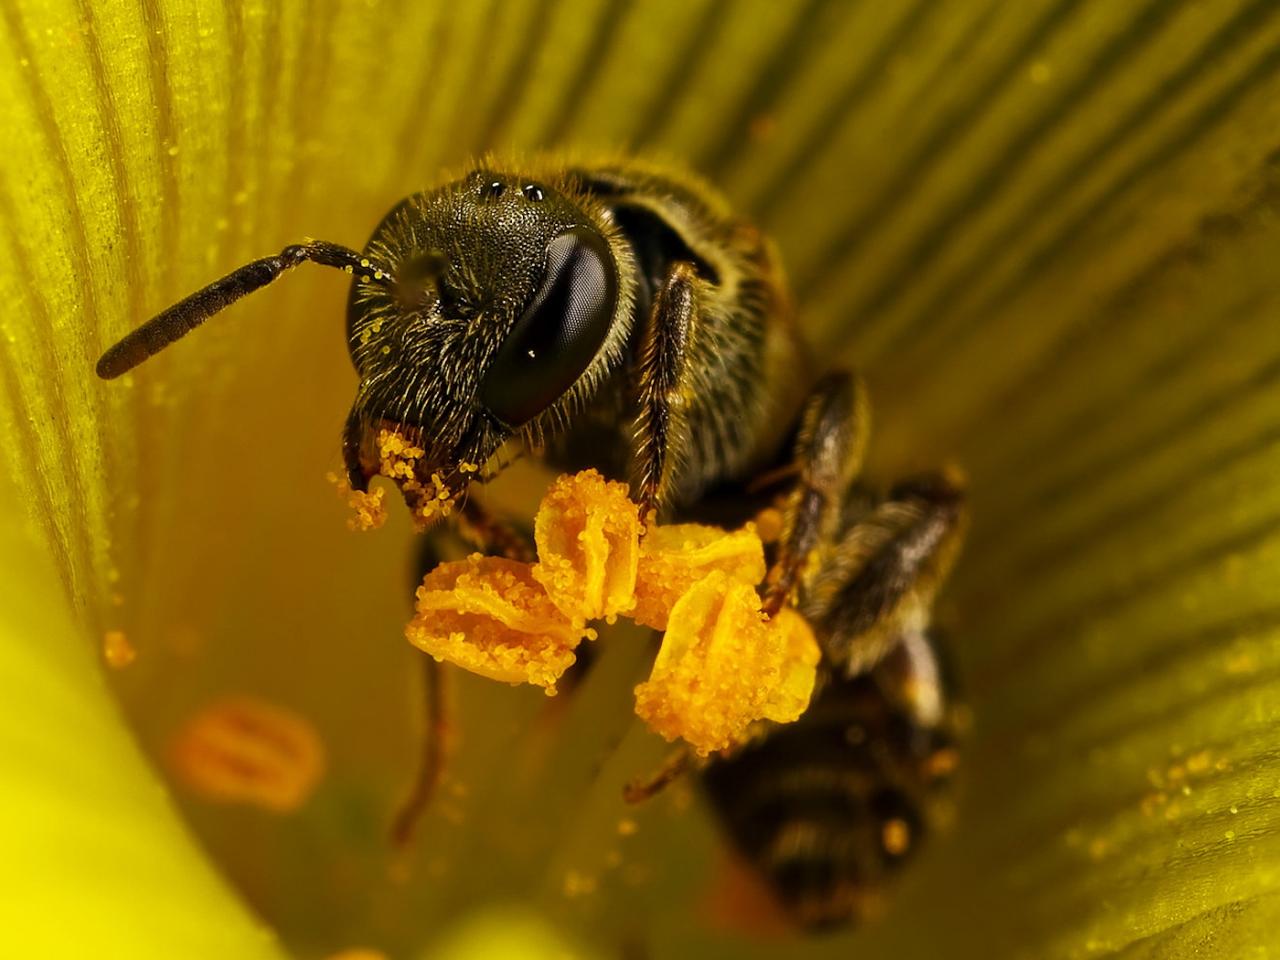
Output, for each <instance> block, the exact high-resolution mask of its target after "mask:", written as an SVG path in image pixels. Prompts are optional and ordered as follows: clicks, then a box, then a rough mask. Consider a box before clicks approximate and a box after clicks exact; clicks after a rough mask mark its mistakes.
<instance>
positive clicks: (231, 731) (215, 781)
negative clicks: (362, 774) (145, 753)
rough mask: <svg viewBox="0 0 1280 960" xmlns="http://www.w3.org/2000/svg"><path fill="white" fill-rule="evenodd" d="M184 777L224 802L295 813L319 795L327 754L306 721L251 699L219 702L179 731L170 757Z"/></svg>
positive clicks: (193, 786)
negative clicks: (318, 787)
mask: <svg viewBox="0 0 1280 960" xmlns="http://www.w3.org/2000/svg"><path fill="white" fill-rule="evenodd" d="M170 757H171V760H172V764H173V768H174V771H175V773H176V774H177V776H178V778H179V779H180V780H181V781H182V782H183V783H184V784H185V785H186V786H187V787H189V788H190V789H191V790H192V791H193V792H195V793H197V794H199V795H200V796H202V797H204V798H205V799H207V800H212V801H216V802H219V803H242V804H247V805H249V806H255V807H260V808H262V809H264V810H269V811H271V812H273V813H290V812H292V811H294V810H297V809H298V808H299V807H301V806H302V805H303V804H304V803H305V802H306V801H307V800H308V799H309V798H310V796H311V794H312V793H313V792H314V791H315V788H316V785H317V784H318V783H319V782H320V778H321V777H322V776H323V774H324V769H325V752H324V745H323V743H322V742H321V740H320V737H319V735H318V734H317V733H316V731H315V729H314V728H313V727H312V726H311V724H310V723H309V722H307V720H306V719H304V718H303V717H301V716H299V715H298V714H296V713H294V712H293V711H291V710H287V709H285V708H284V707H280V706H276V705H275V704H270V703H266V702H264V701H261V700H256V699H251V698H248V697H231V698H228V699H225V700H218V701H215V702H214V703H211V704H209V705H208V706H206V707H205V708H204V709H203V710H201V711H199V712H198V713H197V714H195V715H194V716H193V717H191V719H190V720H188V721H187V723H186V724H185V725H184V726H183V728H182V729H181V730H180V731H179V732H178V735H177V736H176V737H175V738H174V740H173V745H172V750H171V753H170Z"/></svg>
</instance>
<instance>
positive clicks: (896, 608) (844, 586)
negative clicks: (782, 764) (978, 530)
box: [799, 474, 967, 677]
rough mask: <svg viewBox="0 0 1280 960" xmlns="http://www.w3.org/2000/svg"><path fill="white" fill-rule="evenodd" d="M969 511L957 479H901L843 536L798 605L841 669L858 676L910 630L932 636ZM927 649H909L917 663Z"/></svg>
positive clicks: (830, 658) (911, 634)
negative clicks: (936, 605)
mask: <svg viewBox="0 0 1280 960" xmlns="http://www.w3.org/2000/svg"><path fill="white" fill-rule="evenodd" d="M966 518H967V515H966V511H965V504H964V493H963V491H962V489H961V487H960V485H959V481H958V479H956V478H954V477H948V476H946V475H943V474H931V475H928V476H925V477H920V478H917V479H914V480H909V481H906V482H904V483H899V484H898V485H897V486H896V487H894V489H893V490H892V491H890V494H889V497H888V498H887V499H886V500H884V501H883V502H881V503H879V504H877V505H876V506H874V507H872V508H871V509H869V510H867V511H866V512H865V513H862V514H861V515H859V516H858V517H857V518H856V519H855V520H854V521H853V522H852V523H850V524H848V525H847V526H846V528H845V530H844V532H843V533H841V534H838V535H837V536H836V538H835V540H834V543H833V544H831V546H830V550H829V552H828V555H827V556H826V557H825V558H824V562H823V564H822V566H821V568H820V569H819V570H818V571H817V572H816V573H815V574H814V575H813V576H812V577H811V578H810V579H809V580H808V581H807V582H806V584H805V590H804V596H803V597H802V598H801V602H800V606H799V609H800V612H801V613H803V614H804V615H805V616H806V617H807V618H808V620H809V622H810V623H811V624H813V626H814V629H815V630H816V631H817V633H818V635H819V637H820V638H822V639H821V642H822V644H823V652H824V654H825V655H826V658H827V660H828V661H829V662H831V663H832V664H833V665H834V667H835V669H837V670H838V671H840V672H842V673H843V674H844V675H845V676H846V677H855V676H857V675H858V674H861V673H865V672H866V671H868V670H871V669H872V668H873V667H875V666H876V665H877V664H878V663H880V661H881V660H883V659H884V657H885V656H886V655H887V654H888V653H890V652H891V651H893V650H894V649H895V648H896V647H897V646H899V645H900V644H901V643H902V642H904V641H903V638H904V637H906V638H911V637H919V638H920V642H921V643H927V640H924V639H923V634H924V632H925V631H926V629H927V628H928V625H929V620H930V616H931V612H932V607H933V600H934V597H935V595H936V594H937V592H938V589H939V587H941V586H942V583H943V581H944V580H945V579H946V577H947V574H948V573H950V571H951V566H952V564H953V563H954V561H955V557H956V554H957V553H958V552H959V549H960V542H961V540H962V539H963V536H964V528H965V522H966ZM913 642H914V641H913ZM923 649H925V648H921V647H919V646H917V647H915V648H914V649H913V651H909V652H914V653H915V654H916V655H917V663H918V664H923V663H924V662H925V660H924V659H923V655H922V650H923Z"/></svg>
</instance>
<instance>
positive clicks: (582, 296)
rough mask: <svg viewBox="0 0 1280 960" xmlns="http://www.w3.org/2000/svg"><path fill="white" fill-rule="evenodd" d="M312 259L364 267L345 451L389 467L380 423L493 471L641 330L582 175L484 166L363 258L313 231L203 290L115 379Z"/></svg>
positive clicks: (364, 470) (358, 478)
mask: <svg viewBox="0 0 1280 960" xmlns="http://www.w3.org/2000/svg"><path fill="white" fill-rule="evenodd" d="M304 262H311V263H320V264H323V265H325V266H330V267H338V268H340V269H343V270H346V271H347V272H348V273H352V274H354V276H355V280H354V282H353V284H352V289H351V298H350V303H349V306H348V311H347V336H348V343H349V346H350V349H351V358H352V360H353V361H354V362H355V365H356V370H357V372H358V373H359V374H360V386H359V390H358V391H357V394H356V400H355V404H354V406H353V407H352V411H351V416H350V418H349V419H348V422H347V429H346V435H345V438H344V443H343V452H344V456H345V458H346V461H347V468H348V471H349V473H350V474H351V478H352V483H353V485H354V486H357V487H360V488H363V487H364V485H365V482H366V481H367V478H368V476H369V475H372V474H373V473H374V472H375V470H376V463H377V458H376V455H375V454H374V452H373V451H372V450H371V449H370V445H371V442H372V439H371V438H372V435H373V433H374V430H373V429H372V428H374V427H377V426H382V425H387V426H391V427H393V428H395V429H397V430H398V431H400V432H403V433H405V434H408V435H411V436H412V438H413V439H414V441H415V444H416V445H418V446H421V447H422V448H423V449H424V451H425V456H424V457H423V459H422V462H421V468H422V469H423V471H424V473H426V474H430V473H433V472H438V473H439V474H441V475H442V476H446V477H449V476H454V475H456V474H457V473H458V471H459V469H460V468H461V466H462V465H463V464H468V463H469V464H474V465H477V466H480V465H483V464H484V463H485V462H486V461H487V460H488V459H489V458H490V457H491V456H492V455H493V453H494V452H495V451H496V450H497V449H498V447H499V446H501V445H502V443H503V442H505V441H506V440H507V439H509V438H511V437H513V436H516V435H520V434H523V435H524V437H525V438H526V439H533V440H536V439H538V438H540V437H541V436H543V435H545V434H546V433H548V432H551V431H554V430H555V429H556V428H557V427H559V426H560V425H562V424H563V423H564V422H565V420H566V419H567V418H568V417H569V416H570V415H571V414H572V412H573V410H574V409H575V407H576V405H578V404H581V403H582V402H583V401H584V400H585V399H586V398H587V397H589V396H590V395H591V394H592V393H593V392H594V390H595V389H596V387H598V386H599V384H600V382H601V381H602V380H603V379H604V377H605V376H606V375H607V374H608V373H609V371H611V370H613V369H616V367H617V366H618V365H619V364H620V363H621V361H622V358H623V347H624V344H625V343H626V342H627V339H628V337H629V335H630V332H631V313H632V310H631V306H632V303H633V301H634V297H635V282H634V280H633V277H634V274H635V270H634V267H633V265H632V262H631V248H630V246H629V245H628V244H627V243H625V242H624V241H623V240H622V238H621V235H620V234H619V232H618V230H617V228H616V227H615V226H614V225H613V221H612V218H611V217H610V215H609V214H608V212H607V211H606V210H605V209H604V208H603V207H601V206H600V205H599V204H597V203H596V202H595V201H594V200H592V199H591V197H590V196H589V195H587V194H585V193H583V192H582V191H581V190H580V188H579V185H578V183H577V181H576V180H575V179H573V178H572V177H571V176H568V175H551V176H547V177H536V176H527V175H520V174H516V173H503V172H497V171H491V170H477V171H475V172H473V173H471V174H469V175H468V176H466V177H464V178H462V179H461V180H457V181H454V182H452V183H448V184H446V185H445V186H443V187H440V188H438V189H436V190H431V191H428V192H426V193H420V194H416V195H414V196H412V197H409V198H408V199H406V200H404V201H402V202H401V203H400V204H398V205H397V206H396V207H395V209H393V210H392V211H391V212H390V213H389V214H387V216H386V217H385V218H384V219H383V221H382V223H381V224H379V225H378V228H377V229H376V230H375V231H374V234H373V237H372V238H371V239H370V241H369V245H368V247H367V248H366V249H365V251H364V253H363V254H361V253H357V252H356V251H354V250H350V249H348V248H346V247H343V246H340V245H338V244H334V243H329V242H327V241H320V240H310V241H307V242H305V243H301V244H296V245H293V246H289V247H286V248H285V249H284V250H282V251H281V252H280V253H279V254H277V255H276V256H274V257H264V258H263V259H261V260H255V261H253V262H252V263H248V264H245V265H244V266H243V267H240V268H239V269H237V270H235V271H233V272H232V273H230V274H228V275H227V276H225V277H223V278H221V279H220V280H215V281H214V282H213V283H211V284H209V286H207V287H205V288H203V289H201V290H198V291H196V292H195V293H193V294H192V295H191V296H189V297H187V298H186V299H185V300H183V301H181V302H180V303H177V304H174V305H173V306H172V307H170V308H169V309H167V310H165V311H163V312H162V313H160V314H158V315H157V316H156V317H154V318H153V319H151V320H150V321H148V322H147V323H145V324H143V326H141V327H139V328H138V329H136V330H134V331H133V332H132V333H130V334H129V335H128V336H126V337H124V338H123V339H122V340H121V341H120V342H119V343H117V344H115V345H114V346H113V347H111V349H109V350H108V351H107V352H106V353H104V354H103V355H102V358H101V359H100V360H99V361H98V366H97V371H98V375H99V376H101V377H103V378H104V379H113V378H115V377H118V376H121V375H122V374H124V373H126V372H128V371H129V370H131V369H132V368H133V367H135V366H137V365H138V364H139V363H141V362H142V361H143V360H145V359H147V358H148V357H150V356H153V355H154V354H155V353H157V352H158V351H160V350H162V349H164V348H165V347H166V346H168V345H169V344H171V343H173V342H174V341H175V340H178V339H179V338H181V337H183V336H185V335H186V334H187V333H189V332H191V331H192V330H193V329H195V328H196V327H197V326H199V325H200V324H202V323H203V322H204V321H205V320H207V319H209V317H211V316H213V315H214V314H216V313H218V312H220V311H222V310H223V309H225V308H226V307H228V306H230V305H231V304H232V303H234V302H235V301H237V300H239V299H240V298H241V297H243V296H245V295H247V294H249V293H252V292H253V291H255V290H258V289H261V288H262V287H264V286H266V285H267V284H269V283H271V282H272V281H274V280H275V279H277V278H278V277H280V276H282V275H283V274H284V273H285V272H286V271H288V270H290V269H292V268H293V267H295V266H298V265H299V264H301V263H304Z"/></svg>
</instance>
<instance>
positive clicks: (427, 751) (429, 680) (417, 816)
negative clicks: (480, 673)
mask: <svg viewBox="0 0 1280 960" xmlns="http://www.w3.org/2000/svg"><path fill="white" fill-rule="evenodd" d="M419 662H420V663H421V667H422V705H423V714H424V716H423V722H424V726H423V731H422V742H421V745H420V748H419V751H418V766H417V771H416V772H415V774H414V778H413V784H412V785H411V786H410V788H409V794H408V796H406V797H405V798H404V800H403V801H402V802H401V803H400V806H399V808H398V809H397V810H396V814H395V818H394V819H393V820H392V822H391V843H392V845H393V846H395V847H396V848H397V849H401V850H403V849H405V848H406V847H408V846H409V844H410V843H411V842H412V841H413V835H414V832H415V831H416V830H417V828H418V823H419V822H420V821H421V820H422V815H423V814H424V813H426V812H427V808H428V807H429V806H430V805H431V801H432V799H433V798H434V797H435V794H436V788H437V787H438V786H439V785H440V778H441V777H442V776H443V775H444V768H445V759H446V757H447V756H448V753H449V750H448V744H449V719H448V718H449V708H448V704H447V703H446V697H445V676H444V669H443V666H442V665H441V664H439V663H437V662H436V660H435V658H434V657H420V658H419Z"/></svg>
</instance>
